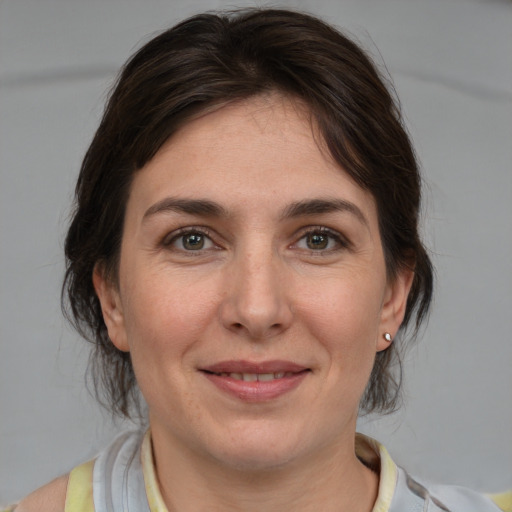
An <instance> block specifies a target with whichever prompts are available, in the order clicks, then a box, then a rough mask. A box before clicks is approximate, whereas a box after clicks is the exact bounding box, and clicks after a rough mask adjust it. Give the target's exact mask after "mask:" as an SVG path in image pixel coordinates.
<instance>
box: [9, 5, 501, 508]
mask: <svg viewBox="0 0 512 512" xmlns="http://www.w3.org/2000/svg"><path fill="white" fill-rule="evenodd" d="M419 208H420V176H419V172H418V168H417V164H416V161H415V158H414V152H413V150H412V147H411V144H410V141H409V139H408V136H407V134H406V133H405V131H404V129H403V126H402V124H401V120H400V114H399V111H398V109H397V106H396V104H395V102H394V101H393V99H392V97H391V95H390V94H389V92H388V91H387V89H386V87H385V86H384V84H383V82H382V80H381V78H380V77H379V75H378V73H377V71H376V70H375V68H374V66H373V65H372V64H371V63H370V61H369V60H368V58H367V57H366V56H365V55H364V53H363V52H362V51H361V50H360V49H359V48H358V47H357V46H356V45H354V44H353V43H352V42H351V41H350V40H348V39H347V38H345V37H344V36H342V35H341V34H339V33H338V32H336V31H335V30H334V29H332V28H331V27H329V26H327V25H325V24H324V23H323V22H321V21H319V20H317V19H315V18H312V17H310V16H306V15H303V14H298V13H294V12H288V11H275V10H251V11H246V12H241V13H234V14H231V15H219V16H216V15H211V14H208V15H201V16H196V17H194V18H191V19H189V20H187V21H185V22H183V23H181V24H179V25H177V26H176V27H174V28H172V29H171V30H169V31H167V32H165V33H163V34H161V35H160V36H158V37H156V38H155V39H153V40H152V41H150V42H149V43H148V44H147V45H145V46H144V47H143V48H142V49H141V50H139V51H138V52H137V53H136V54H135V55H134V56H133V57H132V59H131V60H130V61H129V62H128V63H127V64H126V66H125V67H124V69H123V71H122V73H121V76H120V78H119V80H118V83H117V85H116V87H115V88H114V90H113V93H112V95H111V97H110V99H109V102H108V105H107V108H106V111H105V114H104V117H103V120H102V122H101V125H100V127H99V129H98V131H97V133H96V136H95V138H94V140H93V142H92V144H91V146H90V148H89V150H88V152H87V154H86V157H85V159H84V162H83V165H82V169H81V173H80V177H79V180H78V184H77V189H76V209H75V212H74V216H73V220H72V223H71V226H70V229H69V232H68V236H67V239H66V256H67V261H68V267H67V273H66V279H65V283H64V290H65V292H66V293H67V297H68V302H69V311H70V313H71V317H72V319H73V321H74V323H75V325H76V327H77V328H78V329H79V331H80V332H81V333H82V334H83V335H84V336H85V337H86V338H88V339H90V340H91V341H93V343H94V344H95V349H96V351H95V359H94V363H95V372H96V379H97V383H98V386H101V387H99V388H98V389H101V390H103V393H104V395H103V399H104V402H106V404H107V405H108V406H109V407H110V408H111V410H113V411H115V412H117V413H120V414H123V415H126V416H128V415H130V414H135V413H136V412H137V410H139V411H140V406H138V404H139V401H138V392H139V389H140V392H141V393H142V395H143V397H144V399H145V402H146V403H147V418H148V420H149V428H148V430H147V433H146V434H144V435H143V436H140V435H138V434H137V433H127V434H123V435H121V436H120V437H119V438H118V439H116V440H115V441H114V443H113V444H112V445H111V446H110V447H109V448H107V449H106V450H104V451H103V452H102V453H101V454H100V455H99V456H98V457H97V458H96V459H95V460H93V461H90V462H88V463H86V464H84V465H82V466H79V467H78V468H75V469H74V470H73V471H72V472H71V473H70V475H66V476H64V477H62V478H60V479H58V480H56V481H54V482H52V483H51V484H49V485H47V486H46V487H44V488H42V489H40V490H39V491H36V493H34V494H33V495H31V496H29V497H28V498H27V499H26V500H24V501H23V502H22V503H21V504H20V505H19V508H18V509H17V510H19V511H20V512H23V511H31V510H62V509H63V508H65V510H67V511H69V510H72V511H90V510H96V511H103V510H105V511H107V510H114V511H117V510H131V511H137V512H140V511H145V510H151V511H156V510H158V511H165V510H169V511H174V510H175V511H180V512H182V511H197V510H218V511H221V510H222V511H231V510H233V511H234V510H237V511H239V510H244V511H251V510H260V509H264V510H269V511H272V510H283V509H285V510H289V509H291V508H292V507H293V509H294V510H298V511H310V510H311V511H312V510H315V511H316V510H322V511H340V510H350V511H354V512H358V511H361V512H362V511H371V510H373V511H375V512H377V511H388V512H399V511H409V510H420V509H421V510H429V511H434V510H435V511H439V510H453V511H458V510H460V511H465V512H471V511H472V510H474V511H479V512H485V511H493V510H499V508H498V507H497V506H496V505H495V504H494V503H493V502H492V501H491V500H490V499H488V498H486V497H484V496H481V495H479V494H477V493H474V492H471V491H469V490H464V489H456V488H450V487H442V486H441V487H439V486H431V487H430V486H425V485H423V484H420V483H419V482H417V481H416V480H414V479H413V478H411V477H410V476H409V475H407V473H405V472H404V471H403V470H402V469H400V468H397V466H396V465H395V464H394V463H393V461H392V460H391V458H390V457H389V455H388V454H387V452H386V450H385V448H384V447H382V446H380V445H379V444H378V443H376V442H375V441H373V440H371V439H368V438H365V437H363V436H356V433H355V428H356V419H357V416H358V413H359V411H360V410H363V411H366V412H370V411H382V412H386V411H390V410H392V409H393V408H394V407H396V405H397V401H398V398H399V380H398V379H397V378H396V377H395V373H396V371H394V370H396V368H395V366H396V364H395V363H397V361H398V359H397V354H398V352H399V348H398V345H400V344H404V343H406V341H407V339H410V338H411V336H414V334H415V333H416V331H417V329H418V327H419V326H420V324H421V322H422V320H424V318H425V317H426V315H427V313H428V308H429V304H430V300H431V295H432V268H431V263H430V260H429V257H428V255H427V252H426V250H425V248H424V247H423V245H422V243H421V240H420V239H419V236H418V212H419Z"/></svg>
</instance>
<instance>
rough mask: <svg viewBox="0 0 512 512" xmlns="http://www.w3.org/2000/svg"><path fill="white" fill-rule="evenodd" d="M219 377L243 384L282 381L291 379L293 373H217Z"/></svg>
mask: <svg viewBox="0 0 512 512" xmlns="http://www.w3.org/2000/svg"><path fill="white" fill-rule="evenodd" d="M219 375H220V376H221V377H231V378H232V379H234V380H243V381H244V382H256V381H259V382H268V381H271V380H274V379H282V378H284V377H291V376H292V375H293V372H276V373H226V372H222V373H219Z"/></svg>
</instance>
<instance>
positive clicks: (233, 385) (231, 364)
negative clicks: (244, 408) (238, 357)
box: [200, 360, 309, 402]
mask: <svg viewBox="0 0 512 512" xmlns="http://www.w3.org/2000/svg"><path fill="white" fill-rule="evenodd" d="M200 370H201V371H202V372H203V374H204V376H205V377H206V378H207V379H208V380H209V381H210V382H211V383H212V384H214V385H215V386H216V387H217V388H218V389H220V390H221V391H224V392H226V393H228V394H230V395H233V396H235V397H236V398H238V399H240V400H243V401H245V402H266V401H268V400H272V399H275V398H277V397H279V396H281V395H284V394H285V393H288V392H289V391H292V390H293V389H295V388H296V387H298V386H299V385H300V383H301V382H302V381H303V380H304V379H305V378H306V376H307V375H308V374H309V368H306V367H305V366H301V365H298V364H296V363H292V362H290V361H278V360H276V361H264V362H260V363H255V362H250V361H222V362H219V363H215V364H213V365H210V366H207V367H204V368H201V369H200ZM226 373H252V374H254V373H255V374H263V373H285V374H286V375H285V376H284V377H282V378H277V379H272V380H269V381H253V382H248V381H243V380H238V379H234V378H232V377H229V376H227V375H219V374H226Z"/></svg>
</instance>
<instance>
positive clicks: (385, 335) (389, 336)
mask: <svg viewBox="0 0 512 512" xmlns="http://www.w3.org/2000/svg"><path fill="white" fill-rule="evenodd" d="M383 336H384V339H385V340H386V341H387V342H388V343H391V342H392V341H393V338H392V337H391V334H389V332H385V333H384V334H383Z"/></svg>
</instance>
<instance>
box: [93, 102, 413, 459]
mask: <svg viewBox="0 0 512 512" xmlns="http://www.w3.org/2000/svg"><path fill="white" fill-rule="evenodd" d="M316 140H318V137H316ZM410 278H411V276H410V275H409V274H403V275H400V276H399V277H398V278H397V279H396V280H395V281H393V282H392V283H391V282H389V281H388V279H387V276H386V267H385V263H384V255H383V249H382V245H381V239H380V236H379V229H378V219H377V211H376V207H375V202H374V200H373V198H372V196H371V195H370V194H369V193H368V192H366V191H364V190H363V189H362V188H360V187H359V186H358V185H357V184H356V183H355V182H354V181H353V180H352V179H351V178H350V177H349V176H348V174H347V173H346V172H344V171H343V170H342V169H340V168H339V167H338V166H337V165H336V164H334V163H333V162H332V161H331V160H330V159H329V158H328V157H327V156H326V154H325V153H324V152H323V151H321V150H320V149H319V146H318V145H317V142H316V141H315V138H314V136H313V134H312V131H311V126H310V123H309V122H308V120H307V115H306V113H305V112H304V109H303V108H302V107H301V105H299V104H298V103H296V102H292V101H291V100H288V99H286V98H282V97H280V96H267V97H259V98H254V99H251V100H247V101H244V102H242V103H238V104H232V105H229V106H226V107H223V108H221V109H220V110H218V111H216V112H214V113H209V114H207V115H204V116H203V117H200V118H198V119H196V120H194V121H192V122H190V123H189V124H187V125H186V126H185V127H184V128H182V129H181V130H180V131H179V132H178V133H177V134H176V135H174V136H173V137H172V138H171V139H170V140H169V141H168V142H167V143H166V144H165V145H164V146H163V147H162V148H161V149H160V151H159V152H158V153H157V154H156V156H155V157H154V158H153V159H152V160H151V161H150V162H149V163H148V164H147V165H146V166H145V167H144V168H143V169H142V170H141V171H139V172H138V173H137V174H136V175H135V178H134V181H133V185H132V189H131V193H130V196H129V199H128V203H127V209H126V219H125V226H124V232H123V240H122V247H121V256H120V266H119V279H118V284H117V285H115V286H111V285H110V284H109V281H108V280H105V279H104V278H103V276H102V275H101V272H100V270H97V271H96V272H95V275H94V283H95V286H96V289H97V292H98V294H99V296H100V299H101V302H102V307H103V312H104V317H105V321H106V323H107V326H108V330H109V335H110V338H111V339H112V341H113V343H114V344H115V345H116V346H117V347H118V348H119V349H121V350H125V351H130V353H131V357H132V361H133V365H134V369H135V373H136V377H137V381H138V383H139V385H140V388H141V389H142V392H143V394H144V396H145V398H146V400H147V402H148V405H149V413H150V422H151V426H152V429H153V432H154V436H157V437H158V438H159V439H165V442H166V443H168V444H169V446H171V447H172V448H173V449H175V450H178V451H179V450H181V451H185V452H190V453H194V454H195V455H196V456H198V457H207V458H208V459H209V460H212V458H213V460H215V461H218V462H221V463H224V464H228V465H232V466H236V467H253V468H256V467H262V468H264V467H273V466H276V465H281V464H285V463H287V462H292V461H294V460H302V459H301V458H304V457H308V456H313V455H314V454H318V453H320V452H322V451H331V450H332V449H333V447H338V449H342V448H341V447H342V446H347V443H348V444H349V445H350V443H351V442H353V433H354V429H355V422H356V417H357V412H358V403H359V400H360V397H361V395H362V393H363V391H364V388H365V386H366V383H367V381H368V378H369V374H370V372H371V369H372V365H373V361H374V357H375V353H376V352H377V351H379V350H383V349H385V348H386V347H387V345H388V343H387V342H386V341H385V340H384V338H383V333H384V332H390V333H391V334H394V333H396V331H397V329H398V327H399V324H400V322H401V320H402V316H403V311H404V306H405V299H406V296H407V292H408V289H409V285H410Z"/></svg>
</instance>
